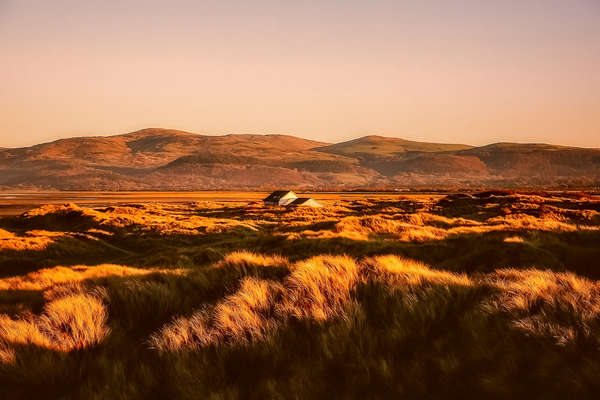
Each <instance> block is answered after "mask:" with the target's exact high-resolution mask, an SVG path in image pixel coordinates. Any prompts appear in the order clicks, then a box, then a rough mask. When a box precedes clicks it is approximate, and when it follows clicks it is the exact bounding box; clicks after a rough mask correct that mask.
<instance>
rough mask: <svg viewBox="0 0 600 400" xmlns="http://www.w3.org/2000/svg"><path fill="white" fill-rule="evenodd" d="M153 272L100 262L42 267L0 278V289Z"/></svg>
mask: <svg viewBox="0 0 600 400" xmlns="http://www.w3.org/2000/svg"><path fill="white" fill-rule="evenodd" d="M152 272H155V271H153V270H148V269H141V268H131V267H126V266H123V265H113V264H101V265H96V266H93V267H90V266H85V265H75V266H71V267H64V266H57V267H53V268H44V269H40V270H38V271H34V272H31V273H29V274H27V275H24V276H15V277H10V278H3V279H0V290H44V289H47V288H49V287H51V286H54V285H58V284H62V283H73V282H80V281H83V280H86V279H94V278H104V277H107V276H135V275H145V274H149V273H152Z"/></svg>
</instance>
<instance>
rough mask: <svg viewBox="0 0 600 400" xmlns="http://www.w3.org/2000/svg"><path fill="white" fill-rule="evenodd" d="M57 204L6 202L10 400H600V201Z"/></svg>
mask: <svg viewBox="0 0 600 400" xmlns="http://www.w3.org/2000/svg"><path fill="white" fill-rule="evenodd" d="M7 196H8V195H7ZM46 196H47V197H42V200H47V201H42V200H40V201H32V200H30V199H23V198H20V199H18V201H17V200H15V199H4V200H2V201H5V203H3V204H4V205H6V206H7V207H5V210H12V211H10V212H8V211H7V212H5V214H15V213H16V210H19V207H21V209H22V210H28V211H27V212H25V213H23V214H20V215H6V216H4V217H3V218H2V219H0V385H1V386H0V387H1V388H2V393H3V394H4V397H3V398H10V399H20V398H66V399H108V398H110V399H131V398H144V399H147V398H181V399H197V398H202V399H204V398H206V399H238V398H255V399H271V398H276V399H307V398H311V399H312V398H317V399H318V398H326V399H338V398H486V399H487V398H492V399H493V398H561V399H564V398H587V397H596V395H597V394H598V393H600V380H598V377H599V376H600V284H599V283H598V281H597V280H598V279H600V200H598V199H596V198H594V197H590V196H584V195H568V194H559V193H554V194H548V193H546V194H544V193H538V194H518V193H508V192H506V193H504V192H490V193H480V194H475V195H449V196H446V197H444V196H439V195H427V194H425V195H418V196H416V195H415V196H410V195H406V196H398V195H392V194H385V195H364V194H362V195H357V194H356V195H348V196H344V195H340V194H323V195H320V196H319V195H317V196H315V197H317V198H319V199H320V201H322V202H323V203H324V205H325V207H323V208H320V209H310V208H296V209H285V208H279V207H273V208H270V207H263V206H262V203H260V202H259V201H257V200H258V199H260V198H261V197H262V196H263V194H262V193H256V194H251V195H250V194H249V195H248V196H247V197H244V196H245V195H243V194H239V193H237V194H227V193H225V194H223V195H222V196H228V197H218V195H214V194H213V196H214V197H212V198H207V197H199V196H200V195H198V194H195V195H194V194H190V195H183V194H164V195H163V196H162V197H161V196H157V195H154V194H153V195H150V194H148V195H147V196H148V197H144V195H140V194H136V195H130V197H127V195H123V196H122V197H119V196H121V195H119V194H102V193H97V194H93V195H92V194H89V193H87V194H78V195H77V196H72V198H73V199H74V201H77V202H78V203H79V205H75V204H58V202H59V199H62V200H64V199H65V197H62V198H61V197H60V196H58V197H55V198H51V196H49V195H46ZM78 196H79V197H78ZM229 196H231V197H229ZM82 197H86V198H88V199H87V200H86V199H83V200H82ZM199 199H200V200H199ZM11 201H12V203H11ZM41 203H51V204H47V205H43V206H36V205H39V204H41ZM52 203H54V204H52ZM10 206H12V207H13V208H10ZM32 207H33V208H32ZM0 397H2V396H0Z"/></svg>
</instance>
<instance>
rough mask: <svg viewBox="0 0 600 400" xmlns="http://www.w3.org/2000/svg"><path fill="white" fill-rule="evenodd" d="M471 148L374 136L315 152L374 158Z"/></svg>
mask: <svg viewBox="0 0 600 400" xmlns="http://www.w3.org/2000/svg"><path fill="white" fill-rule="evenodd" d="M471 147H472V146H468V145H464V144H442V143H424V142H413V141H410V140H404V139H399V138H390V137H384V136H375V135H372V136H364V137H361V138H358V139H354V140H349V141H347V142H342V143H337V144H332V145H329V146H323V147H318V148H316V149H315V150H318V151H322V152H325V153H333V154H341V155H352V156H362V157H368V158H374V157H377V156H379V157H382V156H395V155H398V154H402V153H406V152H410V151H419V152H442V151H454V150H464V149H469V148H471Z"/></svg>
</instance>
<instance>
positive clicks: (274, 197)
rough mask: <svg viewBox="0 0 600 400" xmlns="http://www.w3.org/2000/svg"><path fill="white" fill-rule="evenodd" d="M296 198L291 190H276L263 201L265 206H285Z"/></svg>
mask: <svg viewBox="0 0 600 400" xmlns="http://www.w3.org/2000/svg"><path fill="white" fill-rule="evenodd" d="M297 198H298V196H296V193H294V192H292V191H291V190H277V191H275V192H273V193H271V194H270V195H269V196H268V197H267V198H266V199H264V200H263V202H264V203H265V205H266V206H286V205H288V204H289V203H291V202H292V201H294V200H296V199H297Z"/></svg>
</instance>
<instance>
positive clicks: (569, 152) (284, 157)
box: [0, 128, 600, 190]
mask: <svg viewBox="0 0 600 400" xmlns="http://www.w3.org/2000/svg"><path fill="white" fill-rule="evenodd" d="M599 185H600V149H585V148H577V147H567V146H557V145H548V144H520V143H494V144H490V145H486V146H480V147H473V146H468V145H463V144H443V143H426V142H416V141H409V140H404V139H400V138H390V137H383V136H365V137H361V138H358V139H354V140H349V141H346V142H342V143H336V144H330V143H324V142H318V141H313V140H307V139H302V138H298V137H295V136H289V135H251V134H250V135H249V134H242V135H238V134H229V135H222V136H210V135H198V134H195V133H191V132H185V131H179V130H173V129H160V128H148V129H142V130H139V131H135V132H129V133H125V134H119V135H114V136H94V137H74V138H68V139H59V140H56V141H53V142H49V143H42V144H38V145H35V146H30V147H23V148H0V188H11V189H15V188H21V189H37V190H211V189H212V190H214V189H231V190H234V189H247V190H253V189H273V188H282V187H285V188H303V189H335V190H343V189H354V188H398V187H402V188H405V187H414V188H418V187H430V188H433V187H440V188H445V187H482V186H495V187H514V186H520V187H523V186H532V187H536V186H557V187H575V186H576V187H595V186H599Z"/></svg>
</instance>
